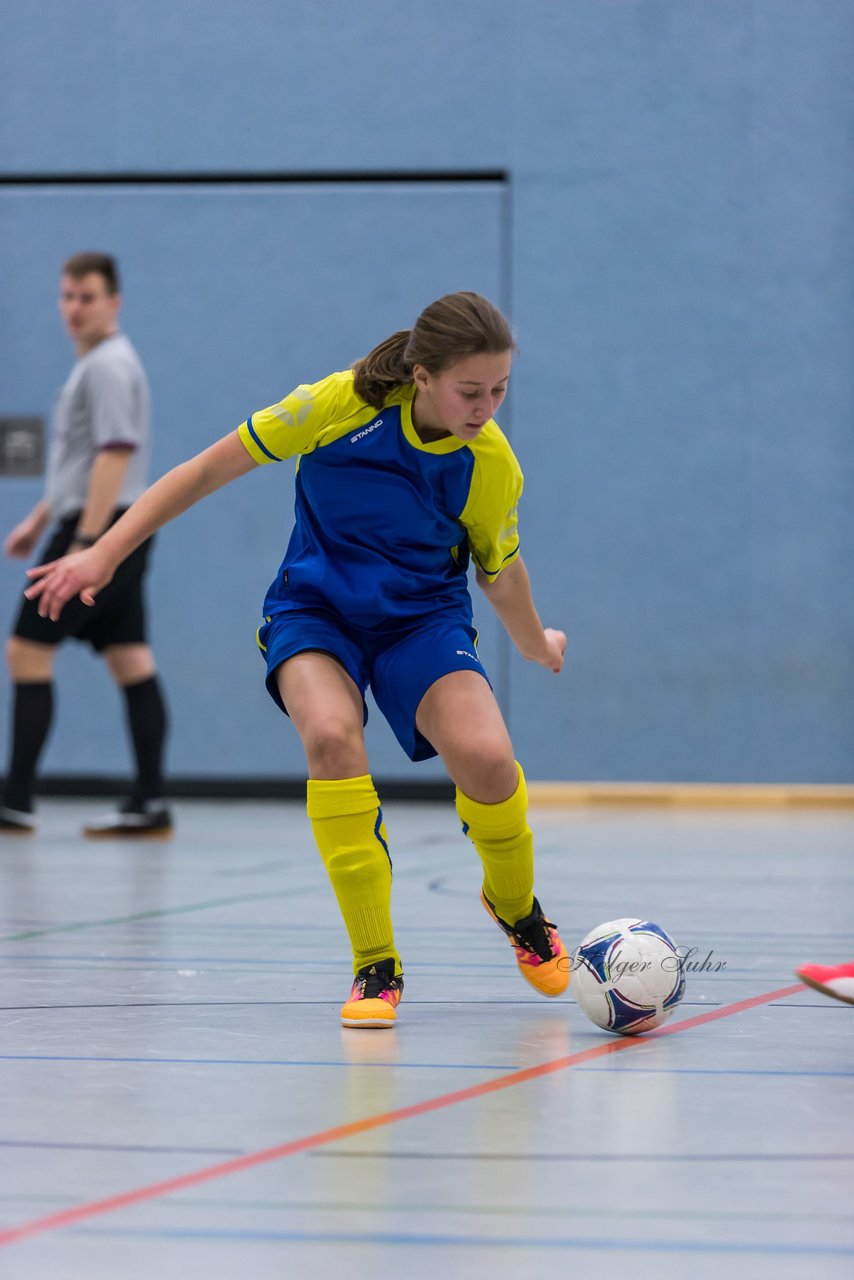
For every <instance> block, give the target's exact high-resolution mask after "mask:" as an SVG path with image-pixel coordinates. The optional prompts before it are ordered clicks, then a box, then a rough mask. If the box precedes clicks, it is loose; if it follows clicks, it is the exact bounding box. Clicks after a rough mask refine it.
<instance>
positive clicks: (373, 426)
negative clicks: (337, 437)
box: [350, 418, 383, 444]
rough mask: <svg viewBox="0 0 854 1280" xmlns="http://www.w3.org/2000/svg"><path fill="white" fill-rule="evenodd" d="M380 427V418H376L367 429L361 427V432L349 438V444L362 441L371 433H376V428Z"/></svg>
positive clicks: (381, 421) (381, 422) (381, 423)
mask: <svg viewBox="0 0 854 1280" xmlns="http://www.w3.org/2000/svg"><path fill="white" fill-rule="evenodd" d="M382 425H383V420H382V418H377V420H376V422H372V423H371V424H370V426H368V427H363V428H362V430H361V431H357V432H356V434H355V435H354V436H351V437H350V443H351V444H355V443H356V441H357V440H364V438H365V436H369V435H370V434H371V432H372V431H376V429H377V427H381V426H382Z"/></svg>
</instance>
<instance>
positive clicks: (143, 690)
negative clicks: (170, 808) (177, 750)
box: [123, 676, 166, 800]
mask: <svg viewBox="0 0 854 1280" xmlns="http://www.w3.org/2000/svg"><path fill="white" fill-rule="evenodd" d="M123 689H124V695H125V709H126V711H127V723H128V728H129V729H130V736H131V741H132V742H133V752H134V756H135V757H136V775H137V776H136V785H135V787H134V791H133V799H134V800H154V799H158V798H159V797H160V796H162V795H163V744H164V742H165V739H166V705H165V703H164V701H163V695H162V693H161V692H160V682H159V681H158V679H157V676H148V677H147V679H145V680H139V681H137V683H136V684H126V685H124V686H123Z"/></svg>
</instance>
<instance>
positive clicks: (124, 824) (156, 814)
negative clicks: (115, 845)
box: [83, 800, 172, 840]
mask: <svg viewBox="0 0 854 1280" xmlns="http://www.w3.org/2000/svg"><path fill="white" fill-rule="evenodd" d="M83 834H84V836H89V838H90V839H92V840H103V839H108V840H114V839H119V840H126V839H130V840H163V839H167V838H168V837H169V836H171V834H172V815H171V813H170V812H169V810H168V809H167V808H166V802H165V801H164V800H128V801H127V802H126V803H125V804H123V805H122V807H121V809H119V810H118V812H116V813H107V814H105V815H104V817H103V818H96V819H95V821H94V822H89V823H87V824H86V826H85V827H84V828H83Z"/></svg>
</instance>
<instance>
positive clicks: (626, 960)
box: [571, 919, 685, 1036]
mask: <svg viewBox="0 0 854 1280" xmlns="http://www.w3.org/2000/svg"><path fill="white" fill-rule="evenodd" d="M684 970H685V965H684V960H683V957H682V956H681V955H680V953H679V951H678V949H677V947H676V944H675V943H674V941H673V939H672V938H671V937H670V936H669V935H668V934H667V933H665V932H664V930H663V929H662V928H661V926H660V925H657V924H653V923H652V922H651V921H650V920H631V919H622V920H608V921H607V922H606V923H605V924H600V925H598V926H597V927H596V928H595V929H591V930H590V932H589V933H588V934H587V936H586V937H585V938H584V939H583V940H582V942H581V944H580V945H579V946H578V947H576V949H575V951H573V953H572V987H571V990H573V991H574V992H575V999H576V1000H577V1002H578V1006H579V1008H580V1009H583V1010H584V1012H585V1013H586V1014H587V1016H588V1018H590V1020H591V1021H592V1022H595V1023H596V1025H597V1027H603V1028H604V1029H605V1030H606V1031H616V1032H619V1033H620V1034H621V1035H630V1036H633V1035H637V1034H638V1033H639V1032H641V1031H650V1030H651V1029H652V1028H653V1027H660V1026H661V1024H662V1022H666V1021H667V1019H668V1018H669V1017H670V1015H671V1013H672V1012H673V1010H674V1009H675V1008H676V1006H677V1005H678V1004H679V1002H680V1001H681V999H682V997H683V996H684V994H685V971H684Z"/></svg>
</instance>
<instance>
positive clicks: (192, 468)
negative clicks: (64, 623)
mask: <svg viewBox="0 0 854 1280" xmlns="http://www.w3.org/2000/svg"><path fill="white" fill-rule="evenodd" d="M257 465H258V464H257V463H256V462H255V460H254V459H253V458H252V457H251V456H250V455H249V453H247V451H246V449H245V448H244V447H243V445H242V444H241V441H240V437H239V435H238V434H237V432H236V431H232V432H230V433H229V434H228V435H227V436H223V438H222V439H221V440H217V442H216V444H212V445H211V446H210V448H208V449H205V450H203V452H202V453H197V454H196V456H195V457H194V458H190V459H189V460H188V461H187V462H182V463H181V464H180V465H179V466H177V467H173V469H172V470H171V471H167V473H166V475H165V476H161V478H160V479H159V480H156V481H155V482H154V484H153V485H151V486H150V488H148V489H146V491H145V493H143V494H141V495H140V497H139V498H137V500H136V502H134V503H133V505H132V506H130V507H129V508H128V509H127V511H126V512H125V514H124V515H123V516H122V517H121V518H120V519H119V520H117V521H116V523H115V524H114V525H112V526H111V527H110V528H109V529H107V531H106V532H105V533H103V534H102V535H101V537H100V538H99V539H98V541H97V542H96V543H95V544H94V546H92V547H89V548H88V549H87V550H85V551H75V552H73V553H72V554H71V555H68V556H63V557H62V559H61V560H52V561H50V563H48V564H40V565H37V566H36V567H35V568H33V569H28V570H27V577H29V578H31V579H32V586H30V587H27V590H26V591H25V592H24V595H25V596H27V597H28V599H30V600H38V602H39V613H40V614H41V616H42V617H43V618H52V619H53V621H54V622H55V621H56V620H57V618H58V617H59V615H60V613H61V612H62V609H63V606H64V605H66V604H67V603H68V601H69V600H70V599H72V597H73V596H79V597H80V599H81V600H82V601H83V603H84V604H89V605H91V604H94V603H95V596H96V595H97V594H98V592H99V591H100V590H101V589H102V588H103V587H105V586H106V585H107V583H108V582H109V581H110V580H111V578H112V576H113V574H114V573H115V571H116V569H117V568H118V566H119V565H120V564H121V562H122V561H123V560H125V559H127V557H128V556H129V555H130V553H131V552H132V551H135V550H136V548H137V547H138V546H139V545H140V543H142V542H145V540H146V538H150V537H151V535H152V534H153V533H155V532H156V531H157V530H158V529H160V528H161V527H162V526H163V525H164V524H168V523H169V521H170V520H174V519H175V517H176V516H179V515H180V514H181V512H182V511H186V510H187V508H188V507H192V506H193V505H194V504H195V503H196V502H199V501H200V500H201V499H202V498H206V497H207V496H208V494H210V493H215V492H216V490H217V489H221V488H222V487H223V485H226V484H228V483H229V481H230V480H236V479H237V477H238V476H242V475H245V474H246V472H247V471H252V470H253V468H254V467H256V466H257Z"/></svg>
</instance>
